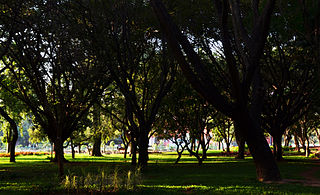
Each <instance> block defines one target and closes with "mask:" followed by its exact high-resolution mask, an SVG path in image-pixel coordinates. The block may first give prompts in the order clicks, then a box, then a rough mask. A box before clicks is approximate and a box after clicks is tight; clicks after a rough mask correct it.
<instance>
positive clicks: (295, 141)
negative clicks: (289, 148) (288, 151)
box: [294, 134, 300, 152]
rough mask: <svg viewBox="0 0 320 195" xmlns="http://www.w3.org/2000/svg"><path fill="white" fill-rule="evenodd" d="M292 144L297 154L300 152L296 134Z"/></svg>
mask: <svg viewBox="0 0 320 195" xmlns="http://www.w3.org/2000/svg"><path fill="white" fill-rule="evenodd" d="M294 144H295V145H296V150H297V152H300V144H299V140H298V137H297V134H295V135H294Z"/></svg>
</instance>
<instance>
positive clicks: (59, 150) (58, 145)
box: [54, 136, 64, 177]
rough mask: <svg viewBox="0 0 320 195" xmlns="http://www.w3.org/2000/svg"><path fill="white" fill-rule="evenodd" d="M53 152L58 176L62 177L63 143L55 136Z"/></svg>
mask: <svg viewBox="0 0 320 195" xmlns="http://www.w3.org/2000/svg"><path fill="white" fill-rule="evenodd" d="M54 150H55V158H56V159H57V163H58V174H59V176H60V177H62V176H63V175H64V165H63V163H64V155H63V141H62V139H61V137H60V136H57V139H56V140H55V143H54Z"/></svg>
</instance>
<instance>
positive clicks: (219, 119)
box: [213, 114, 234, 153]
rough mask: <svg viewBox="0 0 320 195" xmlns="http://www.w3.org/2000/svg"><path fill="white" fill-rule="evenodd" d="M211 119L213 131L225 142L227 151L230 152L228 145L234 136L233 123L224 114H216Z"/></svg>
mask: <svg viewBox="0 0 320 195" xmlns="http://www.w3.org/2000/svg"><path fill="white" fill-rule="evenodd" d="M213 120H214V121H215V126H216V127H215V130H216V131H215V133H217V134H218V135H219V136H220V137H221V138H222V139H223V140H224V141H225V143H226V149H227V153H230V145H231V142H232V140H233V137H234V125H233V123H232V121H231V119H229V118H226V117H224V116H222V115H221V114H220V115H218V114H217V115H216V116H215V117H214V118H213Z"/></svg>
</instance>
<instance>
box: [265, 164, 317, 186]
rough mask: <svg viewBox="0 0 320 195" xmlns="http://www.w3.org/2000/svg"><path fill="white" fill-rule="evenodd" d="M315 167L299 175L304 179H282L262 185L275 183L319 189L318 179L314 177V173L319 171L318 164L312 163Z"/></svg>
mask: <svg viewBox="0 0 320 195" xmlns="http://www.w3.org/2000/svg"><path fill="white" fill-rule="evenodd" d="M314 165H315V166H313V167H311V168H310V169H308V170H306V171H304V172H302V173H301V174H300V175H301V176H302V177H304V179H303V180H302V179H282V180H281V181H276V182H274V181H271V182H270V181H266V182H264V183H276V184H288V183H292V184H302V185H304V186H312V187H320V179H319V178H317V177H315V175H314V174H315V173H317V172H318V171H320V163H314Z"/></svg>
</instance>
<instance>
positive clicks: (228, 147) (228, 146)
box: [226, 142, 230, 154]
mask: <svg viewBox="0 0 320 195" xmlns="http://www.w3.org/2000/svg"><path fill="white" fill-rule="evenodd" d="M226 146H227V148H226V150H227V153H228V154H230V143H229V142H226Z"/></svg>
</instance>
